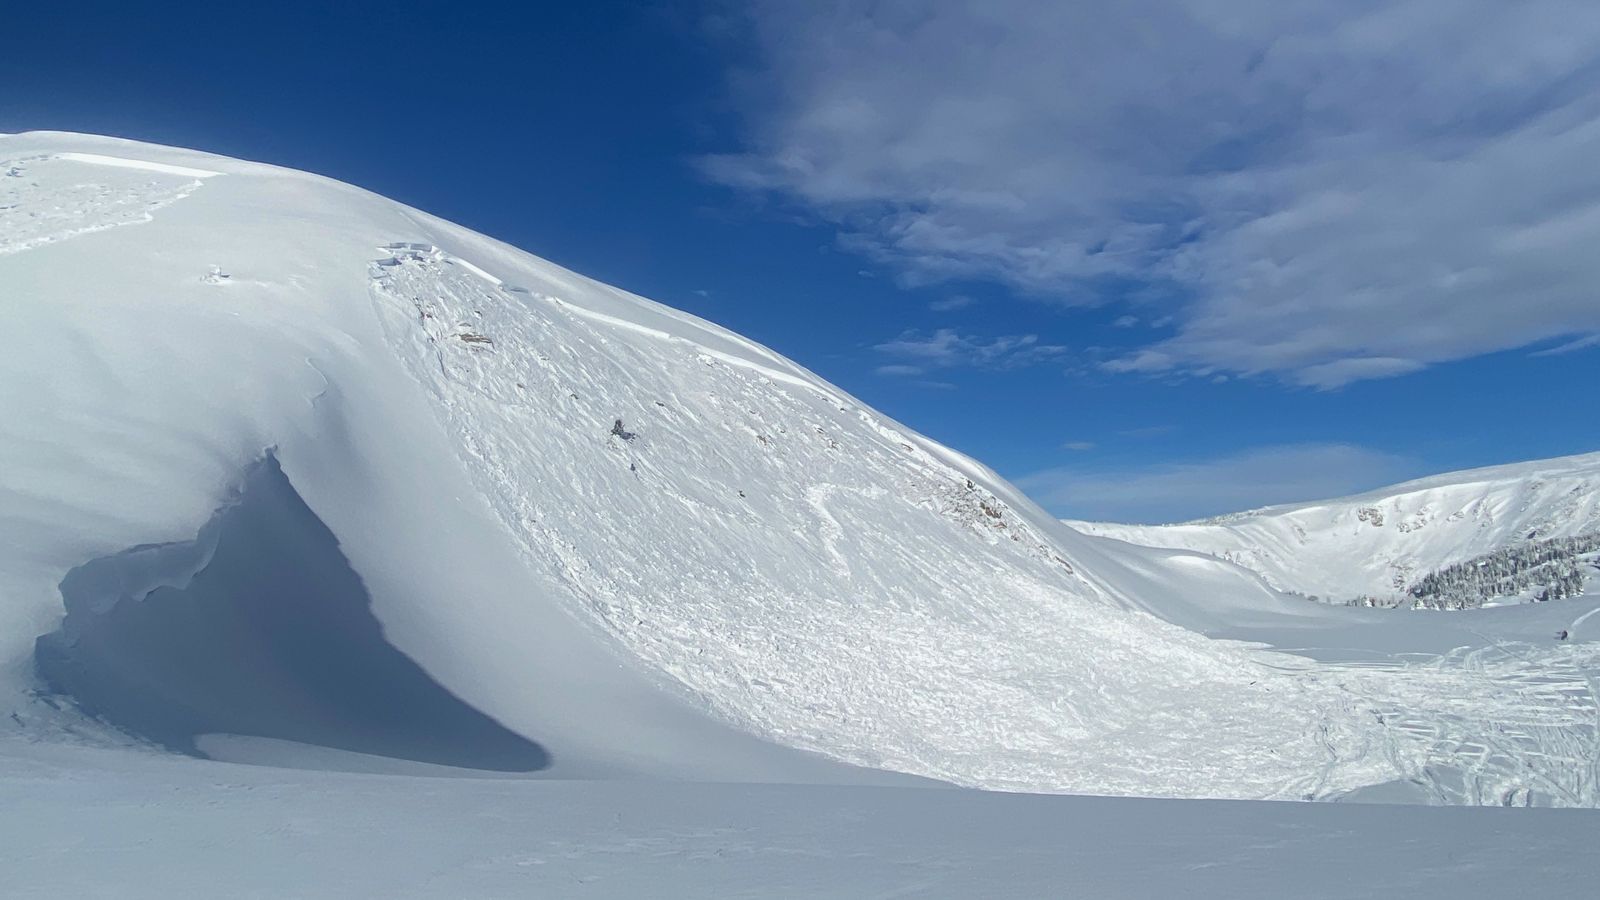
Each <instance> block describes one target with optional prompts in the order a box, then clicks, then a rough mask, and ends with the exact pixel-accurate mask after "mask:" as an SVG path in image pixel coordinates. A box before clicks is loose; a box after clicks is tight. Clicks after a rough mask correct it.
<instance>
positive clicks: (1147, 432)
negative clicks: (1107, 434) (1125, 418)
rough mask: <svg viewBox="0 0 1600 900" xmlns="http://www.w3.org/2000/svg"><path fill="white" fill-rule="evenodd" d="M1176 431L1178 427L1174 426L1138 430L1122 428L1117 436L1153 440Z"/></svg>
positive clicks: (1157, 426) (1145, 426)
mask: <svg viewBox="0 0 1600 900" xmlns="http://www.w3.org/2000/svg"><path fill="white" fill-rule="evenodd" d="M1177 430H1178V426H1176V425H1144V426H1141V427H1139V428H1124V429H1123V430H1121V431H1119V432H1117V434H1120V435H1122V436H1123V437H1131V438H1153V437H1161V436H1162V435H1164V434H1172V433H1173V432H1175V431H1177Z"/></svg>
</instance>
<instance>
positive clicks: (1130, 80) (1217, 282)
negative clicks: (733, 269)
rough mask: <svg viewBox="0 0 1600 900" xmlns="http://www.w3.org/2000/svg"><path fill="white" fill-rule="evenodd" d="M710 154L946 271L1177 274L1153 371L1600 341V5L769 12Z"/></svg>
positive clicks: (731, 176)
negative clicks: (730, 135) (730, 125)
mask: <svg viewBox="0 0 1600 900" xmlns="http://www.w3.org/2000/svg"><path fill="white" fill-rule="evenodd" d="M750 8H751V9H752V10H753V12H751V13H750V16H749V21H748V24H749V26H750V28H749V33H748V36H749V38H750V40H751V42H752V46H753V47H754V48H755V49H756V51H757V53H756V57H757V59H758V60H759V65H757V66H756V67H755V68H754V69H753V70H752V71H751V72H748V73H745V77H743V78H742V79H741V80H740V85H741V87H742V93H741V94H740V97H741V99H742V102H743V104H744V108H745V109H746V111H747V114H748V120H749V130H748V133H747V135H746V141H745V145H744V149H743V150H742V151H741V152H737V153H732V154H727V155H723V156H718V157H714V158H710V159H707V160H705V161H704V167H705V170H706V171H707V172H708V173H709V174H710V175H711V176H712V177H713V178H716V179H718V180H720V181H722V182H724V183H727V184H730V185H735V186H739V187H743V188H748V189H752V190H760V191H771V192H774V193H776V194H779V195H781V196H785V197H788V198H790V199H793V200H796V201H799V202H800V203H802V204H804V205H805V206H807V207H809V208H811V209H812V210H813V211H816V212H818V213H820V214H822V215H824V216H826V217H828V218H830V219H831V220H833V221H834V222H836V223H837V224H838V225H839V226H840V228H841V232H842V237H841V241H842V243H843V244H844V245H845V246H846V247H849V248H851V249H854V250H856V251H858V252H860V253H862V254H864V255H865V256H867V257H869V258H871V259H872V260H874V261H875V262H877V263H879V264H882V265H885V266H887V267H889V268H890V269H892V270H893V271H895V272H897V273H898V274H899V276H900V277H901V278H902V280H905V281H908V282H911V283H928V282H934V281H938V280H940V279H947V278H982V279H989V280H995V281H999V282H1003V283H1007V284H1010V285H1012V286H1014V287H1016V288H1018V289H1021V290H1023V291H1025V292H1031V293H1037V294H1041V295H1047V296H1050V297H1054V298H1057V299H1059V300H1061V301H1064V302H1077V303H1084V302H1094V301H1095V300H1096V299H1097V298H1098V297H1099V293H1098V291H1097V290H1096V287H1095V285H1096V283H1097V280H1098V279H1103V278H1114V279H1118V280H1126V279H1133V280H1135V281H1142V282H1147V283H1151V284H1154V285H1155V286H1156V287H1157V288H1158V289H1159V290H1160V291H1161V292H1163V293H1164V294H1165V296H1167V297H1168V298H1169V300H1170V301H1171V302H1174V303H1176V304H1178V305H1177V306H1176V310H1175V311H1176V318H1175V320H1174V322H1173V323H1172V324H1173V326H1174V328H1175V329H1176V330H1175V333H1173V334H1172V335H1171V336H1170V337H1168V338H1165V339H1163V340H1161V341H1159V342H1158V343H1156V344H1153V345H1151V346H1147V347H1143V348H1138V349H1136V350H1135V351H1134V352H1132V353H1130V354H1129V355H1128V356H1127V357H1126V358H1124V359H1122V360H1119V361H1118V363H1119V368H1121V369H1123V370H1125V371H1146V372H1157V371H1182V372H1192V371H1195V370H1199V369H1205V368H1213V369H1219V370H1225V371H1228V372H1233V373H1278V374H1282V375H1284V376H1286V377H1287V378H1289V379H1290V380H1292V381H1297V382H1300V383H1304V384H1309V385H1313V386H1318V387H1334V386H1337V385H1339V384H1342V383H1345V382H1348V381H1351V380H1355V379H1361V378H1373V377H1385V376H1391V375H1395V374H1400V373H1403V372H1407V371H1415V370H1416V369H1418V368H1421V367H1423V366H1425V365H1428V364H1430V363H1434V362H1440V361H1444V360H1451V359H1459V358H1463V357H1468V356H1472V355H1476V354H1481V353H1486V352H1490V351H1494V350H1501V349H1506V348H1511V347H1517V346H1523V345H1527V344H1529V343H1532V342H1535V341H1541V340H1548V339H1553V338H1559V337H1563V336H1569V337H1570V336H1579V335H1588V334H1593V333H1596V332H1597V331H1600V297H1597V296H1596V290H1597V289H1596V285H1600V253H1595V252H1593V248H1594V247H1596V246H1600V166H1596V165H1595V164H1594V160H1596V159H1600V64H1597V63H1596V60H1597V59H1600V4H1594V3H1590V2H1586V0H1585V2H1579V0H1532V2H1527V3H1503V2H1499V0H1401V2H1377V0H1326V2H1308V0H1129V2H1126V3H1117V4H1088V3H1060V2H1055V0H948V2H941V3H938V4H923V3H916V2H909V0H902V2H896V0H886V2H870V3H869V2H849V0H844V2H838V3H816V4H812V3H788V2H782V0H768V2H758V3H756V4H754V5H753V6H752V7H750Z"/></svg>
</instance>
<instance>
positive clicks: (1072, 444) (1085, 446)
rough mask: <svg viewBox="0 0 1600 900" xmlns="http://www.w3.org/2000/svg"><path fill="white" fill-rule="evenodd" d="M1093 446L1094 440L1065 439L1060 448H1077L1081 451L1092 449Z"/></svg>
mask: <svg viewBox="0 0 1600 900" xmlns="http://www.w3.org/2000/svg"><path fill="white" fill-rule="evenodd" d="M1094 448H1095V443H1094V441H1067V442H1066V443H1065V444H1062V445H1061V449H1063V450H1079V451H1083V450H1093V449H1094Z"/></svg>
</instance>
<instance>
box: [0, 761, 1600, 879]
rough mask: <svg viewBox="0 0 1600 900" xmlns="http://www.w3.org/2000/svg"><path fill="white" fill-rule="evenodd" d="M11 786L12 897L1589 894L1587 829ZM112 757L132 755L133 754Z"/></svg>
mask: <svg viewBox="0 0 1600 900" xmlns="http://www.w3.org/2000/svg"><path fill="white" fill-rule="evenodd" d="M37 755H38V754H31V755H23V756H13V757H10V758H8V759H7V760H6V761H5V763H4V764H0V778H3V779H4V780H3V781H0V800H3V801H4V802H5V814H4V815H0V865H3V867H4V872H5V878H6V884H5V895H6V897H8V898H11V900H23V898H28V900H32V898H52V900H54V898H60V897H118V898H146V897H148V898H168V897H296V898H322V897H328V898H349V897H381V898H439V897H574V898H625V900H635V898H641V897H647V898H680V897H681V898H707V897H714V898H761V900H769V898H792V897H829V898H833V897H870V898H935V897H937V898H957V900H970V898H978V897H981V898H996V900H1001V898H1055V897H1071V898H1080V897H1081V898H1093V900H1147V898H1157V897H1174V898H1178V897H1181V898H1194V900H1240V898H1256V897H1260V898H1295V900H1324V898H1342V900H1353V898H1367V897H1405V898H1449V900H1462V898H1475V897H1483V898H1508V897H1537V898H1549V900H1555V898H1577V897H1587V896H1590V895H1591V894H1592V893H1593V888H1594V879H1595V876H1596V874H1597V868H1600V867H1597V865H1596V863H1595V862H1594V858H1595V856H1594V852H1593V835H1594V815H1595V814H1594V813H1593V812H1592V811H1588V810H1521V809H1459V808H1457V809H1429V808H1423V807H1409V808H1406V807H1384V806H1364V805H1353V804H1352V805H1343V804H1307V803H1244V802H1237V801H1209V800H1143V799H1128V798H1103V797H1045V796H1030V795H1020V794H997V793H986V792H980V791H945V790H914V789H912V790H907V789H899V788H861V787H839V786H828V787H821V786H810V785H804V786H797V785H719V784H683V783H671V782H653V783H646V782H626V781H611V782H581V781H572V782H562V781H544V782H529V781H519V782H506V781H463V780H460V779H455V780H445V779H435V778H397V777H383V776H349V775H332V774H328V773H320V772H285V771H283V770H274V769H264V768H255V767H242V766H227V765H223V764H219V763H208V762H193V761H189V762H187V763H186V764H184V765H181V766H179V765H175V764H173V763H172V762H170V761H167V760H157V759H143V758H141V759H134V760H131V761H130V760H129V759H127V758H120V759H108V758H105V757H106V755H105V754H89V753H83V752H74V753H70V754H62V753H60V752H53V753H51V754H49V756H48V758H46V759H37V758H35V757H36V756H37ZM123 756H124V757H125V756H126V755H125V754H124V755H123Z"/></svg>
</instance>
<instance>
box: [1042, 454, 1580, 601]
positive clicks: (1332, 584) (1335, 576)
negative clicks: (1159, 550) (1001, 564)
mask: <svg viewBox="0 0 1600 900" xmlns="http://www.w3.org/2000/svg"><path fill="white" fill-rule="evenodd" d="M1067 524H1069V525H1070V526H1072V527H1073V528H1075V529H1077V530H1079V531H1083V532H1086V533H1090V534H1098V535H1103V536H1106V537H1112V538H1117V539H1119V540H1124V541H1130V542H1132V543H1135V544H1141V545H1145V546H1149V547H1173V548H1182V549H1186V550H1194V551H1197V552H1200V553H1207V554H1211V555H1214V556H1218V557H1221V558H1223V559H1226V560H1229V561H1231V562H1235V563H1238V564H1239V565H1241V566H1244V567H1246V568H1249V569H1251V570H1253V571H1255V572H1258V573H1260V574H1261V576H1262V577H1263V578H1265V579H1266V580H1267V581H1268V582H1269V583H1271V584H1273V585H1274V586H1276V587H1278V588H1281V589H1283V590H1288V591H1296V592H1299V593H1302V594H1308V595H1312V596H1316V597H1318V598H1321V599H1324V600H1330V601H1335V602H1338V601H1347V600H1352V599H1354V598H1356V597H1360V596H1367V597H1375V598H1394V597H1398V596H1399V595H1402V594H1404V592H1405V590H1406V588H1407V587H1409V586H1410V585H1412V584H1414V583H1415V582H1416V580H1417V579H1419V578H1421V577H1422V576H1424V575H1427V574H1428V573H1430V572H1436V571H1438V570H1440V569H1443V568H1445V567H1446V566H1450V565H1454V564H1456V563H1461V562H1465V561H1467V560H1471V559H1474V558H1476V557H1479V556H1483V555H1484V554H1487V553H1491V552H1494V551H1496V550H1500V549H1503V548H1507V547H1514V546H1516V545H1519V544H1522V543H1525V542H1527V541H1533V540H1543V539H1548V538H1566V537H1574V536H1577V535H1585V534H1592V533H1596V532H1600V453H1588V454H1583V455H1580V456H1568V457H1562V458H1559V459H1547V460H1537V461H1534V462H1525V463H1515V464H1512V465H1505V466H1493V467H1489V468H1483V469H1471V470H1468V471H1463V472H1451V473H1448V474H1444V475H1436V476H1433V477H1430V478H1423V479H1419V480H1416V481H1408V482H1406V483H1404V484H1397V485H1394V486H1392V487H1387V488H1380V489H1378V490H1375V491H1369V492H1367V493H1364V494H1357V495H1355V496H1353V497H1342V498H1339V499H1336V500H1323V501H1319V502H1315V503H1299V504H1290V505H1285V506H1274V507H1268V508H1265V509H1257V510H1251V511H1249V512H1242V513H1235V514H1233V515H1227V516H1221V517H1218V518H1215V519H1207V520H1204V521H1199V522H1188V523H1184V524H1181V525H1117V524H1109V523H1100V522H1077V521H1070V522H1068V523H1067Z"/></svg>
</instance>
